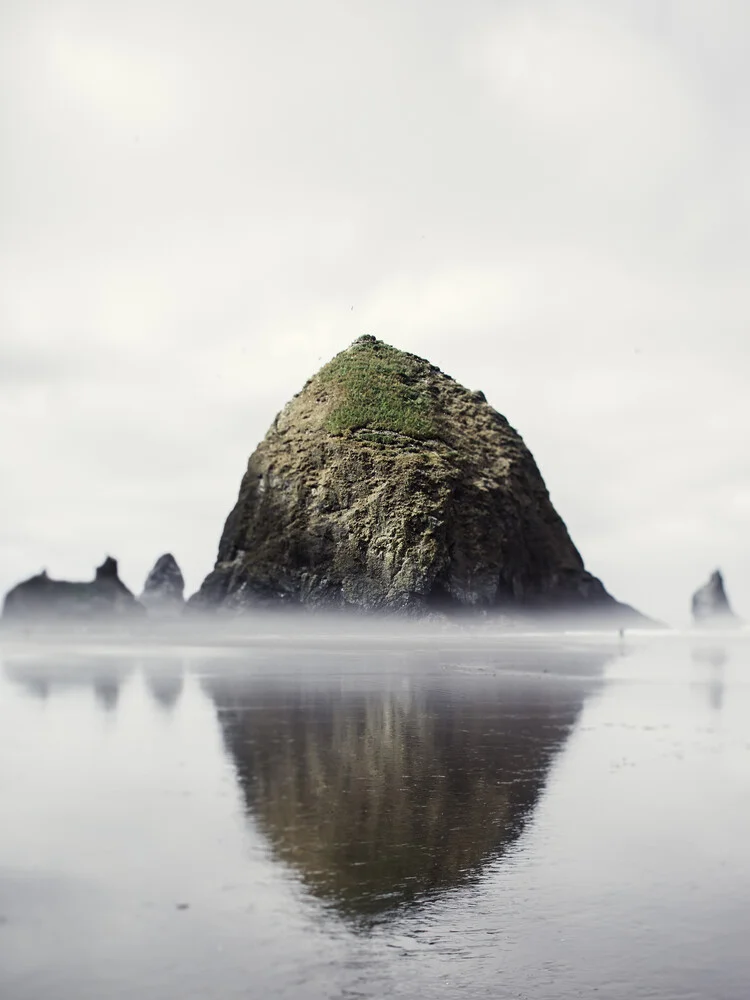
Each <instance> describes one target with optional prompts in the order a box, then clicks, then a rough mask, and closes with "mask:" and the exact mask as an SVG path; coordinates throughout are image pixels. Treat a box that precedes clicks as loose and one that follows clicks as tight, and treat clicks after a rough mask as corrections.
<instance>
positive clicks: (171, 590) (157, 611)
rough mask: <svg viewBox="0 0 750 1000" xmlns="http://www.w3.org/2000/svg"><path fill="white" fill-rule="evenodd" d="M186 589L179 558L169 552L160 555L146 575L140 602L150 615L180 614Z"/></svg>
mask: <svg viewBox="0 0 750 1000" xmlns="http://www.w3.org/2000/svg"><path fill="white" fill-rule="evenodd" d="M184 591H185V581H184V579H183V577H182V572H181V571H180V567H179V566H178V565H177V560H176V559H175V557H174V556H173V555H172V554H171V552H167V553H165V554H164V555H163V556H159V558H158V559H157V560H156V563H155V564H154V567H153V569H152V570H151V572H150V573H149V574H148V576H147V577H146V583H145V584H144V587H143V593H142V594H141V596H140V602H141V604H142V605H143V606H144V607H145V608H146V610H147V611H148V613H149V614H150V615H155V616H159V617H160V616H164V615H168V616H174V615H178V614H180V613H181V612H182V609H183V607H184V604H185V598H184Z"/></svg>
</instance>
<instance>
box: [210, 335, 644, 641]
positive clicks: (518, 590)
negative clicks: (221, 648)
mask: <svg viewBox="0 0 750 1000" xmlns="http://www.w3.org/2000/svg"><path fill="white" fill-rule="evenodd" d="M279 601H284V602H288V603H297V604H305V605H315V606H329V607H330V606H333V607H336V606H339V607H340V606H347V605H349V606H356V607H360V608H364V609H368V610H383V611H403V610H407V611H414V612H417V613H419V612H429V611H432V610H438V611H448V612H449V611H452V610H453V611H455V610H461V609H469V608H471V609H484V610H493V611H504V612H506V613H510V614H513V613H519V612H521V613H524V612H539V611H548V612H549V611H557V612H574V611H575V612H581V611H588V612H591V613H592V614H595V615H596V617H597V619H598V620H600V621H601V620H604V619H608V621H609V623H611V624H613V625H614V624H637V623H638V622H641V623H645V622H646V621H647V619H645V618H643V617H642V616H641V615H639V614H638V612H636V611H634V610H633V609H632V608H630V607H628V606H627V605H623V604H619V603H618V602H617V601H615V600H614V598H613V597H611V596H610V595H609V594H608V593H607V591H606V590H605V589H604V586H603V585H602V583H601V582H600V581H599V580H598V579H597V578H596V577H594V576H592V575H591V574H590V573H588V572H587V571H586V569H585V568H584V565H583V560H582V559H581V556H580V555H579V553H578V550H577V549H576V547H575V545H574V544H573V542H572V541H571V539H570V536H569V535H568V532H567V529H566V527H565V524H564V523H563V521H562V519H561V518H560V517H559V515H558V514H557V512H556V511H555V508H554V507H553V506H552V503H551V501H550V498H549V494H548V492H547V489H546V487H545V485H544V481H543V479H542V477H541V474H540V472H539V470H538V468H537V466H536V463H535V461H534V459H533V457H532V455H531V453H530V452H529V450H528V448H527V447H526V446H525V445H524V443H523V440H522V439H521V437H520V435H519V434H518V433H517V432H516V431H515V430H514V429H513V428H512V427H511V426H510V424H509V423H508V421H507V420H506V419H505V417H503V416H501V415H500V414H499V413H498V412H497V411H496V410H493V408H492V407H491V406H490V405H489V404H488V403H487V401H486V399H485V397H484V395H483V394H482V393H481V392H470V391H469V390H468V389H465V388H464V387H463V386H461V385H459V384H458V383H457V382H456V381H455V380H454V379H452V378H451V377H450V376H448V375H445V374H444V373H443V372H441V371H440V370H439V369H438V368H436V367H435V366H434V365H431V364H430V363H429V362H427V361H425V360H424V359H422V358H419V357H416V356H415V355H413V354H406V353H404V352H403V351H399V350H396V349H395V348H393V347H390V346H388V345H387V344H384V343H382V342H381V341H379V340H376V339H375V338H374V337H370V336H365V337H360V338H359V339H358V340H357V341H355V342H354V344H352V346H351V347H350V348H349V349H348V350H346V351H343V352H342V353H341V354H338V355H337V356H336V357H335V358H333V360H332V361H330V362H329V363H328V364H327V365H325V366H324V367H323V368H322V369H321V370H320V371H319V372H318V373H317V374H316V375H314V376H313V377H312V378H311V379H310V380H309V381H308V382H307V383H306V384H305V386H304V388H303V389H302V391H301V392H300V393H298V394H297V395H296V396H294V398H293V399H292V400H291V401H290V402H289V403H288V404H287V406H286V407H285V408H284V409H283V411H282V412H281V413H280V414H278V416H277V417H276V419H275V420H274V422H273V425H272V427H271V428H270V430H269V431H268V434H267V435H266V437H265V439H264V440H263V441H262V442H261V443H260V445H259V446H258V447H257V449H256V450H255V451H254V452H253V454H252V455H251V456H250V460H249V462H248V466H247V472H246V473H245V476H244V478H243V480H242V484H241V486H240V493H239V498H238V500H237V503H236V504H235V506H234V509H233V510H232V511H231V513H230V514H229V517H228V518H227V521H226V524H225V526H224V531H223V534H222V536H221V541H220V544H219V553H218V559H217V561H216V565H215V567H214V569H213V571H212V572H211V573H210V574H209V575H208V577H207V578H206V579H205V581H204V582H203V585H202V586H201V588H200V590H199V592H198V593H197V594H196V595H194V596H193V598H192V599H191V603H192V604H193V606H197V607H203V608H212V607H213V608H215V607H225V608H243V607H253V606H258V605H261V606H262V605H264V604H273V603H278V602H279Z"/></svg>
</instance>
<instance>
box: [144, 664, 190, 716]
mask: <svg viewBox="0 0 750 1000" xmlns="http://www.w3.org/2000/svg"><path fill="white" fill-rule="evenodd" d="M143 674H144V679H145V681H146V687H147V688H148V690H149V692H150V693H151V696H152V698H153V699H154V701H155V702H156V703H157V704H158V705H159V706H160V707H161V708H163V709H164V710H165V711H167V712H171V711H172V710H173V709H174V707H175V705H176V704H177V702H178V701H179V700H180V695H181V694H182V688H183V686H184V683H185V681H184V675H183V663H182V660H174V661H172V660H166V661H164V660H160V661H159V662H158V664H157V666H156V667H154V666H146V667H144V670H143Z"/></svg>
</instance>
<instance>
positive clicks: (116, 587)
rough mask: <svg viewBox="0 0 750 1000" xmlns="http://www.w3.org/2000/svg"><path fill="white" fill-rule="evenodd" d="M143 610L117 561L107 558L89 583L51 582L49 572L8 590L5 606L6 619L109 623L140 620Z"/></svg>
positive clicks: (14, 620) (4, 617) (16, 620)
mask: <svg viewBox="0 0 750 1000" xmlns="http://www.w3.org/2000/svg"><path fill="white" fill-rule="evenodd" d="M144 614H145V611H144V609H143V607H142V606H141V605H140V604H139V603H138V601H137V600H136V599H135V597H133V595H132V594H131V592H130V591H129V590H128V588H127V587H126V586H125V584H124V583H123V582H122V580H120V577H119V576H118V573H117V560H116V559H112V558H111V556H107V558H106V559H105V560H104V562H103V563H102V564H101V566H99V567H97V570H96V576H95V577H94V579H93V580H91V581H89V582H86V583H72V582H70V581H68V580H52V579H50V577H49V576H47V572H46V570H45V571H43V572H42V573H39V575H38V576H32V577H31V578H30V579H28V580H24V581H23V582H22V583H19V584H18V585H17V586H15V587H13V589H12V590H9V591H8V593H7V594H6V595H5V602H4V604H3V620H4V621H7V622H11V623H12V622H32V621H46V620H55V621H59V620H76V621H88V620H106V619H123V618H138V617H141V616H143V615H144Z"/></svg>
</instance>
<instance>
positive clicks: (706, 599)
mask: <svg viewBox="0 0 750 1000" xmlns="http://www.w3.org/2000/svg"><path fill="white" fill-rule="evenodd" d="M692 610H693V621H694V622H695V624H696V625H724V626H726V625H738V624H739V618H738V617H737V615H735V613H734V611H732V609H731V607H730V605H729V598H728V597H727V594H726V591H725V590H724V577H723V576H722V575H721V571H720V570H718V569H717V570H715V571H714V572H713V573H712V574H711V576H710V577H709V579H708V583H706V584H704V585H703V586H702V587H701V588H700V589H699V590H696V592H695V593H694V594H693V600H692Z"/></svg>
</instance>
